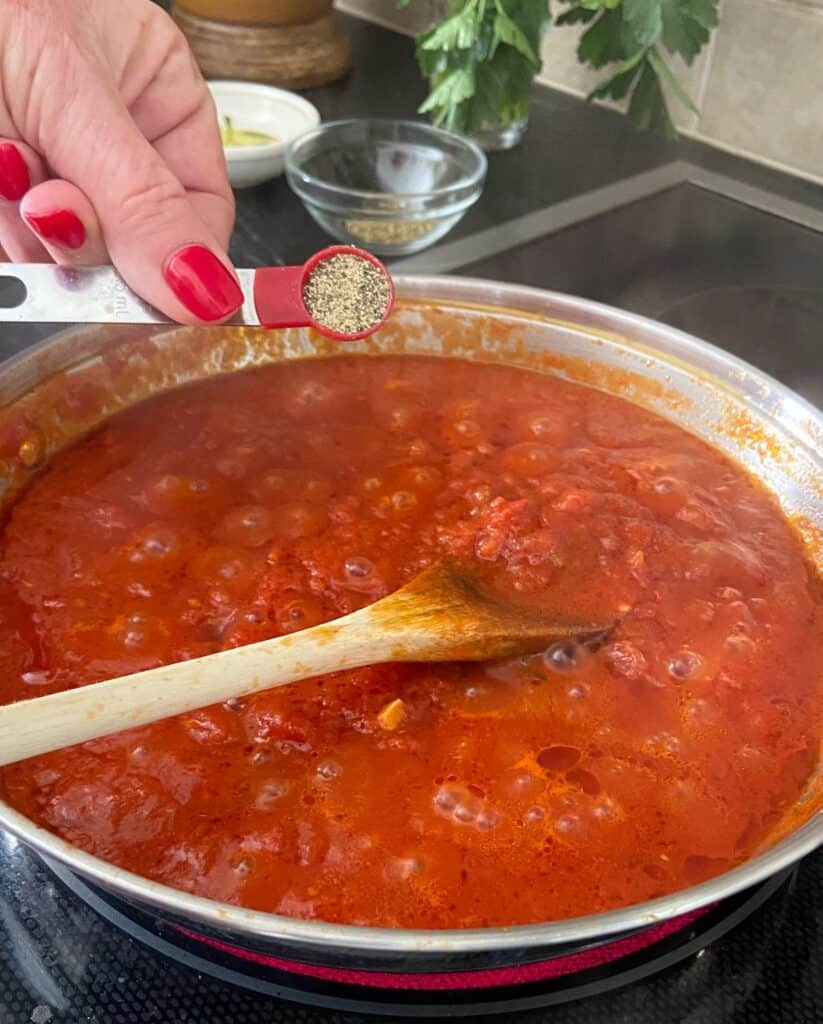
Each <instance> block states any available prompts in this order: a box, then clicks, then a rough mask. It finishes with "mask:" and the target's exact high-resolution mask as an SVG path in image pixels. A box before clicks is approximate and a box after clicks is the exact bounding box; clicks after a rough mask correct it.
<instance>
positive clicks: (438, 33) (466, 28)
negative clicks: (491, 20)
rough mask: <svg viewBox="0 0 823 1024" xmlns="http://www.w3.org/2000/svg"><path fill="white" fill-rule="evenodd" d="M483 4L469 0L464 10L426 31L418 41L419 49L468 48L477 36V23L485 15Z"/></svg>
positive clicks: (476, 0)
mask: <svg viewBox="0 0 823 1024" xmlns="http://www.w3.org/2000/svg"><path fill="white" fill-rule="evenodd" d="M483 6H484V5H482V4H480V3H478V0H468V3H467V4H466V6H465V7H464V8H463V10H462V11H458V12H457V14H454V15H452V16H451V17H450V18H446V20H445V21H441V23H440V24H439V25H435V26H434V28H432V29H430V30H429V31H428V32H424V33H423V34H422V35H421V36H420V38H419V40H418V43H417V45H418V47H419V49H421V50H467V49H468V48H469V47H470V46H471V45H472V43H473V42H474V40H475V39H476V38H477V24H478V21H479V20H480V18H482V15H483V11H482V7H483ZM478 15H479V16H480V17H478Z"/></svg>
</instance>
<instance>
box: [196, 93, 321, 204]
mask: <svg viewBox="0 0 823 1024" xmlns="http://www.w3.org/2000/svg"><path fill="white" fill-rule="evenodd" d="M208 86H209V90H210V92H211V94H212V96H213V97H214V102H215V105H216V106H217V116H218V118H219V120H220V122H221V123H222V120H223V118H224V117H226V116H228V117H230V118H231V120H232V123H233V124H234V126H235V127H236V128H239V129H241V130H244V131H252V132H263V133H265V134H266V135H273V136H275V140H274V141H273V142H270V143H266V144H264V145H262V146H224V147H223V151H224V153H225V154H226V164H227V165H228V169H229V181H230V182H231V184H232V187H233V188H248V187H249V186H251V185H260V184H261V183H262V182H264V181H268V180H269V179H270V178H276V177H277V176H278V175H279V174H282V173H283V165H284V160H285V156H286V149H287V148H288V145H289V143H290V142H292V141H293V140H294V139H296V138H297V137H298V136H299V135H302V134H303V133H304V132H307V131H310V130H311V129H312V128H316V127H317V125H319V124H320V114H319V113H318V111H317V108H316V107H314V106H313V105H312V104H311V103H309V101H308V100H304V99H303V97H302V96H298V95H297V94H296V93H293V92H287V91H286V90H285V89H276V88H274V86H271V85H260V84H258V83H257V82H233V81H215V82H209V83H208Z"/></svg>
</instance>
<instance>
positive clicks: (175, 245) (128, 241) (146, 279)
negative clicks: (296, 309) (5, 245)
mask: <svg viewBox="0 0 823 1024" xmlns="http://www.w3.org/2000/svg"><path fill="white" fill-rule="evenodd" d="M90 85H91V83H90ZM70 110H71V113H72V115H73V116H72V121H73V122H74V121H75V117H74V115H76V122H75V123H73V124H72V125H71V126H65V125H64V127H63V129H62V131H61V132H60V134H59V137H57V138H55V139H54V140H53V142H54V144H53V145H50V146H48V147H46V158H47V159H48V160H49V163H50V164H51V166H52V167H53V168H54V170H55V171H56V173H57V174H59V175H60V176H61V177H63V178H66V179H67V180H69V181H71V182H73V183H74V184H75V185H77V186H78V187H79V188H80V189H82V190H83V191H84V192H85V194H86V195H87V196H89V197H90V198H91V199H92V202H93V205H94V208H95V212H96V213H97V216H98V218H99V221H100V226H101V230H102V234H103V239H104V241H105V245H106V248H107V249H108V251H109V254H110V256H111V259H112V262H113V263H114V265H115V266H116V267H117V269H118V271H119V272H120V274H121V275H122V277H123V279H124V280H125V281H126V283H127V284H128V285H129V287H130V288H131V289H132V290H133V291H135V292H137V294H138V295H140V297H141V298H143V299H145V300H146V301H147V302H149V303H151V305H153V306H155V307H156V308H157V309H159V310H160V311H161V312H163V313H165V314H166V315H167V316H169V317H171V318H172V319H173V320H177V321H179V322H181V323H200V322H207V323H216V322H218V321H221V320H225V319H226V318H227V317H229V316H231V315H232V314H233V313H234V312H236V310H237V309H239V308H240V306H241V305H242V302H243V293H242V292H241V290H240V286H239V284H238V283H237V279H236V276H235V274H234V270H233V268H232V266H231V263H230V262H229V259H228V256H227V255H226V253H225V251H224V250H223V248H222V246H221V245H220V243H219V242H218V240H217V239H216V238H215V237H214V235H213V234H212V232H211V230H210V229H209V227H208V226H207V225H206V223H205V221H204V220H203V219H202V218H201V217H200V216H199V214H198V212H197V209H196V208H195V206H194V205H193V203H192V201H191V198H190V196H189V195H188V194H187V192H186V190H185V189H184V187H183V185H182V184H181V182H180V181H179V180H178V178H177V177H176V176H175V175H174V174H173V173H172V171H171V170H170V168H169V167H168V165H167V164H166V163H165V161H164V160H163V159H162V157H161V156H160V154H159V153H158V152H157V150H156V149H155V148H154V147H153V146H152V145H151V143H150V142H149V141H148V140H147V139H146V138H145V136H143V134H142V133H141V132H140V130H139V129H138V128H137V125H136V124H135V123H134V121H133V120H132V118H131V115H130V114H129V111H128V109H127V108H126V106H125V104H124V103H123V102H122V100H121V99H120V97H119V96H117V95H116V94H113V91H112V90H110V89H109V88H107V86H106V84H105V83H104V82H102V81H100V80H97V81H96V82H95V83H94V87H93V88H90V89H89V90H88V91H87V92H86V93H85V95H84V102H83V103H82V105H81V104H75V105H73V106H72V107H71V108H70ZM195 158H196V154H195ZM204 198H206V197H204V196H203V195H202V193H200V194H198V195H197V199H198V202H202V201H203V200H204ZM219 198H220V197H218V196H216V195H215V196H214V197H213V199H214V200H215V201H217V200H218V199H219ZM223 198H224V199H225V201H226V203H227V204H228V205H229V207H230V205H231V196H230V194H229V196H228V197H223Z"/></svg>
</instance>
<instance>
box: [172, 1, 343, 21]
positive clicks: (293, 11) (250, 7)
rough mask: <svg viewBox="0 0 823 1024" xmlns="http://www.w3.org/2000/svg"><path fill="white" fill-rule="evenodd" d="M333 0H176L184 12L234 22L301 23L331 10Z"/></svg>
mask: <svg viewBox="0 0 823 1024" xmlns="http://www.w3.org/2000/svg"><path fill="white" fill-rule="evenodd" d="M331 5H332V0H177V3H176V6H177V7H178V8H179V9H180V10H181V11H186V13H187V14H193V15H195V16H196V17H198V18H205V19H208V20H209V21H222V22H226V23H228V24H236V25H301V24H306V23H307V22H312V21H317V19H318V18H321V17H322V16H323V15H324V14H328V13H329V11H330V10H331Z"/></svg>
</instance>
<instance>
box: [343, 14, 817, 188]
mask: <svg viewBox="0 0 823 1024" xmlns="http://www.w3.org/2000/svg"><path fill="white" fill-rule="evenodd" d="M337 4H338V6H339V7H340V8H341V9H343V10H346V11H348V12H350V13H351V14H357V15H360V16H361V17H363V18H368V19H369V20H371V21H377V22H380V23H381V24H384V25H388V26H390V27H393V28H397V29H399V30H400V31H404V32H408V33H414V32H417V31H419V30H420V29H422V28H424V27H426V26H427V25H428V24H430V23H431V22H432V21H433V20H434V19H435V18H436V17H437V16H438V14H439V12H440V11H441V10H442V7H443V0H411V2H410V3H409V5H408V7H406V8H404V9H403V10H398V9H397V7H396V6H395V3H394V0H337ZM579 34H580V33H579V29H578V28H577V27H565V26H563V27H560V28H558V27H556V26H555V27H553V28H551V29H550V30H549V32H548V33H547V34H546V37H545V39H544V42H543V71H542V74H541V76H540V80H541V81H542V82H544V83H545V84H546V85H551V86H554V87H555V88H557V89H563V90H565V91H566V92H572V93H576V94H577V95H581V96H585V94H586V93H587V92H588V90H589V89H590V88H591V87H592V85H593V84H594V83H595V82H597V81H599V80H600V79H601V78H602V77H604V76H603V75H602V74H601V73H600V72H592V71H590V70H588V69H586V68H583V67H581V66H580V64H578V62H577V57H576V55H575V50H576V47H577V40H578V38H579ZM678 71H679V72H680V75H681V81H682V82H683V84H684V86H685V87H686V90H687V92H688V93H689V95H690V96H691V97H692V99H693V100H694V101H695V103H696V104H697V106H698V108H699V109H700V114H699V115H696V114H693V113H691V112H690V111H688V110H685V109H684V108H683V107H682V106H681V105H680V104H678V102H677V100H672V101H671V104H670V106H671V110H672V114H673V116H674V118H675V121H676V122H677V125H678V127H679V128H680V130H681V131H682V132H683V133H684V134H687V135H691V136H693V137H695V138H698V139H702V140H703V141H704V142H708V143H710V144H711V145H715V146H719V147H720V148H722V149H728V150H731V151H732V152H735V153H739V154H741V155H743V156H748V157H751V158H752V159H753V160H760V161H762V162H764V163H769V164H772V165H775V166H779V167H782V168H783V169H785V170H788V171H790V172H792V173H794V174H801V175H803V176H804V177H809V178H813V179H815V180H817V181H820V182H823V0H720V25H719V26H718V27H717V29H715V32H714V34H713V36H712V40H711V42H710V44H709V45H708V46H707V47H706V48H705V49H704V50H703V52H702V53H701V54H700V56H699V57H698V58H697V60H696V61H695V62H694V64H693V65H692V66H691V67H690V68H687V67H685V66H684V65H680V66H679V67H678Z"/></svg>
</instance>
